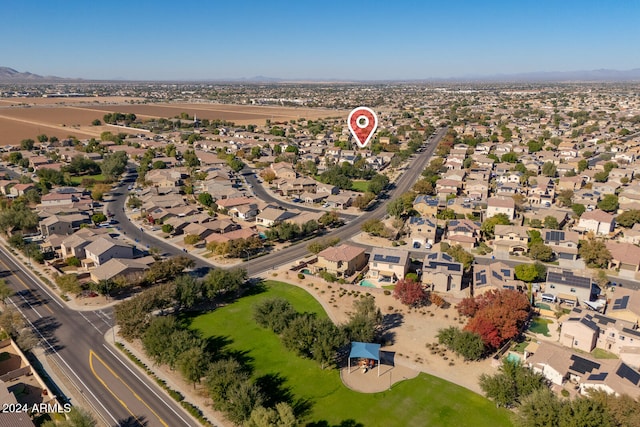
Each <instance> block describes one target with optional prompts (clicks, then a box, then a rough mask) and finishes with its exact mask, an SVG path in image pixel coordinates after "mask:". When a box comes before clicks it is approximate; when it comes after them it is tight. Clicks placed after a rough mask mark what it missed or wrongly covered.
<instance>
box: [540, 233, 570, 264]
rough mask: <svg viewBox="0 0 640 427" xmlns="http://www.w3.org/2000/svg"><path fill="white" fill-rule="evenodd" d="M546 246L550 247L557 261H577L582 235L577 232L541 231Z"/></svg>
mask: <svg viewBox="0 0 640 427" xmlns="http://www.w3.org/2000/svg"><path fill="white" fill-rule="evenodd" d="M540 235H541V237H542V239H543V240H544V244H545V245H547V246H549V247H550V248H551V249H552V250H553V253H554V255H555V256H556V258H557V259H567V260H576V259H577V258H578V243H579V241H580V234H579V233H576V232H575V231H563V230H549V229H546V228H545V229H542V230H540Z"/></svg>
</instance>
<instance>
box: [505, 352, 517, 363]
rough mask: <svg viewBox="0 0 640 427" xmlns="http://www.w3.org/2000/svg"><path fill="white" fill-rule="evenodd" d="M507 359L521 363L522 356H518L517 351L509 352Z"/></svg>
mask: <svg viewBox="0 0 640 427" xmlns="http://www.w3.org/2000/svg"><path fill="white" fill-rule="evenodd" d="M506 359H507V360H508V361H509V362H514V363H520V356H518V355H517V354H515V353H509V354H507V357H506Z"/></svg>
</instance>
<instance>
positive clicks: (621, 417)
mask: <svg viewBox="0 0 640 427" xmlns="http://www.w3.org/2000/svg"><path fill="white" fill-rule="evenodd" d="M589 398H590V399H593V401H595V402H599V403H600V404H601V405H602V406H604V407H605V408H606V412H607V413H608V414H609V416H610V417H611V422H612V425H613V426H637V425H640V402H638V400H637V399H634V398H633V397H631V396H629V395H628V394H623V395H619V396H616V395H615V394H613V393H611V394H609V393H607V392H606V391H604V390H595V389H591V390H589Z"/></svg>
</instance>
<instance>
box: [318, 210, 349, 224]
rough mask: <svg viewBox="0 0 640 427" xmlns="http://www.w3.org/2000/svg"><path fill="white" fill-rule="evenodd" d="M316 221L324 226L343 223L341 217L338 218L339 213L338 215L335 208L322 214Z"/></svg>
mask: <svg viewBox="0 0 640 427" xmlns="http://www.w3.org/2000/svg"><path fill="white" fill-rule="evenodd" d="M318 222H319V223H320V224H322V226H324V227H336V226H340V225H342V224H343V221H342V219H340V215H338V212H336V211H335V210H332V211H330V212H325V213H324V214H322V216H321V217H320V218H319V219H318Z"/></svg>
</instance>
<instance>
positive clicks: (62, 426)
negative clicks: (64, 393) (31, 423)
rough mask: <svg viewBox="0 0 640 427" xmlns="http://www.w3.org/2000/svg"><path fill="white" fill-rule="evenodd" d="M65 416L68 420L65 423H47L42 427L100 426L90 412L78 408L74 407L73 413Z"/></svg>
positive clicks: (52, 421) (72, 408) (70, 412)
mask: <svg viewBox="0 0 640 427" xmlns="http://www.w3.org/2000/svg"><path fill="white" fill-rule="evenodd" d="M65 416H66V419H65V420H64V421H56V420H49V421H45V422H44V423H43V424H42V427H95V426H96V425H98V422H97V421H96V419H95V418H94V417H93V415H91V413H90V412H88V411H87V410H86V409H83V408H81V407H78V406H72V407H71V411H69V413H68V414H66V415H65Z"/></svg>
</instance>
